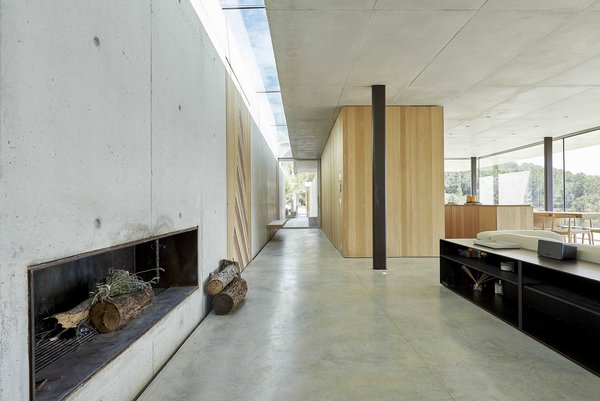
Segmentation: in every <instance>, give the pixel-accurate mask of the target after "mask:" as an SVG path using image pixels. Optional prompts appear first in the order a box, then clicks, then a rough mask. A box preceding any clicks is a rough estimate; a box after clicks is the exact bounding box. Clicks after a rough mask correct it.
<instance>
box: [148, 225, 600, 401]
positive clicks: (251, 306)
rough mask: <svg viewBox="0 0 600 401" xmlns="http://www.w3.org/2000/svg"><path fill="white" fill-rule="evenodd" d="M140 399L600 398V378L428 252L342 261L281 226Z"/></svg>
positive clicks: (315, 234) (314, 236)
mask: <svg viewBox="0 0 600 401" xmlns="http://www.w3.org/2000/svg"><path fill="white" fill-rule="evenodd" d="M243 275H244V276H245V278H246V280H247V281H248V286H249V291H248V295H247V299H246V301H245V303H244V304H243V305H242V307H241V308H240V309H239V310H238V311H237V312H236V313H234V314H231V315H227V316H217V315H214V314H212V313H211V314H210V315H209V316H208V317H207V318H206V319H205V320H204V322H203V323H202V324H201V325H200V326H199V327H198V328H197V329H196V331H195V332H194V333H193V334H192V336H191V337H190V338H189V339H188V341H187V342H186V343H185V344H184V345H183V346H182V347H181V349H180V350H179V351H178V352H177V354H176V355H175V356H174V357H173V358H172V360H171V361H170V362H169V363H168V364H167V366H166V367H165V368H164V369H163V370H162V371H161V372H160V373H159V374H158V376H157V377H156V378H155V380H154V381H153V382H152V383H151V384H150V385H149V386H148V388H147V389H146V391H145V392H144V393H143V394H142V395H141V396H140V398H139V400H140V401H158V400H161V401H167V400H168V401H180V400H181V401H192V400H223V401H225V400H227V401H233V400H244V401H254V400H256V401H267V400H282V401H287V400H294V401H295V400H298V401H308V400H340V401H342V400H343V401H351V400H364V401H377V400H390V401H391V400H435V401H442V400H443V401H447V400H456V401H458V400H460V401H467V400H472V401H493V400H498V401H500V400H502V401H504V400H514V401H526V400H540V401H552V400H585V401H592V400H600V378H598V377H597V376H594V375H593V374H591V373H589V372H587V371H586V370H584V369H582V368H581V367H579V366H577V365H575V364H574V363H572V362H571V361H569V360H567V359H565V358H563V357H562V356H560V355H558V354H557V353H555V352H553V351H551V350H550V349H548V348H546V347H545V346H543V345H541V344H539V343H538V342H536V341H535V340H533V339H531V338H529V337H527V336H526V335H524V334H522V333H520V332H519V331H517V330H515V329H513V328H512V327H510V326H508V325H507V324H505V323H503V322H501V321H499V320H498V319H496V318H494V317H493V316H491V315H489V314H488V313H486V312H484V311H483V310H481V309H479V308H478V307H476V306H474V305H472V304H471V303H469V302H468V301H466V300H464V299H462V298H460V297H459V296H457V295H455V294H453V293H451V292H450V291H448V290H446V289H445V288H442V287H441V286H440V285H439V283H438V260H437V259H436V258H404V259H391V260H390V261H389V266H388V271H387V272H381V271H373V270H372V269H371V266H370V260H368V259H343V258H342V257H341V256H340V255H339V253H338V252H337V251H336V250H335V249H334V248H333V247H332V246H331V244H330V243H329V241H328V240H327V239H326V238H325V236H324V235H323V234H322V232H321V231H320V230H280V231H279V232H278V233H277V235H276V236H275V237H274V238H273V240H272V241H271V242H270V243H269V244H268V245H267V246H266V247H265V248H264V249H263V251H262V252H261V253H260V254H259V255H258V257H257V258H256V259H255V260H254V261H253V262H252V263H251V264H250V265H249V266H248V268H247V269H246V271H245V272H244V273H243Z"/></svg>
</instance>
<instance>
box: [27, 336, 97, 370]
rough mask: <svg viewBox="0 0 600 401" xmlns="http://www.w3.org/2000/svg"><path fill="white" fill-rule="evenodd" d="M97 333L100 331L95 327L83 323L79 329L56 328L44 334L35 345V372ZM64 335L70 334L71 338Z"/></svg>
mask: <svg viewBox="0 0 600 401" xmlns="http://www.w3.org/2000/svg"><path fill="white" fill-rule="evenodd" d="M69 332H70V333H69ZM97 335H98V332H97V331H96V330H94V328H92V327H89V326H86V325H82V326H81V327H79V328H78V329H77V330H75V329H69V330H66V331H65V330H54V331H52V332H50V333H48V335H45V336H43V337H42V338H41V339H39V340H38V342H37V344H36V346H35V359H34V361H35V367H34V371H35V373H36V374H37V373H39V372H40V371H41V370H42V369H44V368H45V367H47V366H50V365H52V364H53V363H54V362H56V361H58V360H59V359H60V358H62V357H63V356H65V355H68V354H69V353H71V352H72V351H75V350H76V349H77V348H79V346H80V345H82V344H85V343H87V342H88V341H90V340H91V339H92V338H94V337H96V336H97ZM63 336H64V337H69V336H70V338H63Z"/></svg>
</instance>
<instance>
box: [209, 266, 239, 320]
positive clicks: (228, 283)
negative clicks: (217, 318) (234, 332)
mask: <svg viewBox="0 0 600 401" xmlns="http://www.w3.org/2000/svg"><path fill="white" fill-rule="evenodd" d="M240 274H241V273H240V268H239V266H238V264H237V262H234V261H231V260H222V261H221V263H220V264H219V270H218V272H217V273H211V274H210V276H209V279H208V284H207V285H206V292H207V293H208V294H209V295H214V296H215V297H214V298H213V303H212V304H213V309H214V311H215V313H216V314H217V315H225V314H227V313H229V312H231V311H232V310H234V309H235V308H237V307H238V306H239V305H240V303H241V302H242V301H243V300H244V297H245V296H246V293H247V292H248V284H247V283H246V280H244V279H243V278H242V277H241V276H240Z"/></svg>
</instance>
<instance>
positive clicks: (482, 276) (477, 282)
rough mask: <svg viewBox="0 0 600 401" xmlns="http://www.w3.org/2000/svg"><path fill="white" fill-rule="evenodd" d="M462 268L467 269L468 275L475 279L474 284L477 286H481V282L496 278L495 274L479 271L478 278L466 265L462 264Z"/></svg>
mask: <svg viewBox="0 0 600 401" xmlns="http://www.w3.org/2000/svg"><path fill="white" fill-rule="evenodd" d="M460 268H461V269H463V270H464V271H465V273H467V275H468V276H469V277H470V278H471V280H473V284H475V286H476V287H479V286H481V284H483V283H485V282H488V281H492V280H494V276H491V275H489V274H487V273H479V272H477V278H475V276H474V275H473V273H472V272H471V270H470V269H469V268H468V267H467V266H465V265H462V266H461V267H460Z"/></svg>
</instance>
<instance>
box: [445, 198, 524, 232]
mask: <svg viewBox="0 0 600 401" xmlns="http://www.w3.org/2000/svg"><path fill="white" fill-rule="evenodd" d="M445 209H446V238H475V237H476V236H477V233H480V232H482V231H494V230H529V229H532V228H533V208H532V207H531V205H447V206H446V207H445Z"/></svg>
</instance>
